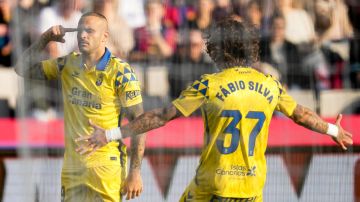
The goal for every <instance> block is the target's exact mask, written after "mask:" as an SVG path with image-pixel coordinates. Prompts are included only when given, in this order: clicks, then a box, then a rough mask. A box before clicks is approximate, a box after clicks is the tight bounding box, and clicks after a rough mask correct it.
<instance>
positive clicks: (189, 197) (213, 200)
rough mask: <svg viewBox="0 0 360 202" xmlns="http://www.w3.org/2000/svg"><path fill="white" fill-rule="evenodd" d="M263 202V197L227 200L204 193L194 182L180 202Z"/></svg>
mask: <svg viewBox="0 0 360 202" xmlns="http://www.w3.org/2000/svg"><path fill="white" fill-rule="evenodd" d="M225 201H232V202H262V201H263V200H262V195H260V196H255V197H251V198H226V197H221V196H217V195H214V194H212V193H209V192H204V191H202V190H200V189H199V186H197V185H196V184H195V183H194V181H192V182H191V183H190V185H189V186H188V187H187V188H186V189H185V191H184V193H183V194H182V196H181V198H180V200H179V202H225Z"/></svg>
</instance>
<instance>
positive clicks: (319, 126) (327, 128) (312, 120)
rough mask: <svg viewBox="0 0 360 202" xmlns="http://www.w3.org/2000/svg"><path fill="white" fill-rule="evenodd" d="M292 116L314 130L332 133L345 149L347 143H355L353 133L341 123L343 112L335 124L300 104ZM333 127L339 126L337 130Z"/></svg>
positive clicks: (295, 120) (294, 119)
mask: <svg viewBox="0 0 360 202" xmlns="http://www.w3.org/2000/svg"><path fill="white" fill-rule="evenodd" d="M290 118H291V119H292V120H293V121H294V122H295V123H297V124H299V125H301V126H304V127H305V128H308V129H310V130H312V131H315V132H318V133H322V134H328V135H330V136H331V137H332V138H333V140H334V141H335V142H336V143H338V144H339V145H340V146H341V147H342V148H343V149H344V150H346V149H347V148H346V145H352V144H353V141H352V135H351V133H349V132H348V131H346V130H344V129H343V128H342V127H341V125H340V122H341V119H342V115H341V114H339V115H338V117H337V118H336V122H335V125H333V124H330V123H327V122H326V121H324V120H323V119H322V118H320V117H319V116H318V115H317V114H316V113H315V112H314V111H312V110H310V109H308V108H306V107H303V106H301V105H299V104H298V105H296V108H295V110H294V112H293V114H292V116H290ZM332 127H337V129H336V128H334V129H335V131H331V130H332V129H331V128H332Z"/></svg>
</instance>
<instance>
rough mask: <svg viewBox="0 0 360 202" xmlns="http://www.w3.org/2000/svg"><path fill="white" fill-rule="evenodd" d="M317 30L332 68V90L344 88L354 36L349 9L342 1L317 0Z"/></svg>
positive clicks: (323, 50)
mask: <svg viewBox="0 0 360 202" xmlns="http://www.w3.org/2000/svg"><path fill="white" fill-rule="evenodd" d="M315 16H316V18H315V19H316V20H315V22H316V23H315V25H316V26H315V28H316V31H317V34H318V39H319V42H318V43H319V44H320V46H321V50H322V52H323V53H324V54H325V56H326V59H327V62H328V64H329V66H330V67H331V68H330V70H331V86H332V88H342V86H343V77H344V69H345V66H346V62H347V61H348V60H349V43H348V42H349V38H350V37H351V36H352V35H353V30H352V26H351V24H350V21H349V18H348V15H347V7H346V5H345V4H344V2H343V1H342V0H326V1H325V0H317V1H316V3H315Z"/></svg>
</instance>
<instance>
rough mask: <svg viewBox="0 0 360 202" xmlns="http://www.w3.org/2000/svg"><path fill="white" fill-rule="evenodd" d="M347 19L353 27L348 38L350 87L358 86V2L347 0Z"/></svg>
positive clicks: (359, 79)
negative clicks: (351, 33) (350, 36)
mask: <svg viewBox="0 0 360 202" xmlns="http://www.w3.org/2000/svg"><path fill="white" fill-rule="evenodd" d="M348 5H349V13H348V14H349V19H350V22H351V23H352V25H353V28H354V36H353V37H352V39H351V40H350V58H349V63H350V81H351V87H352V88H355V89H359V88H360V2H359V1H356V0H348Z"/></svg>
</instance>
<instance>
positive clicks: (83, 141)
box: [75, 120, 108, 156]
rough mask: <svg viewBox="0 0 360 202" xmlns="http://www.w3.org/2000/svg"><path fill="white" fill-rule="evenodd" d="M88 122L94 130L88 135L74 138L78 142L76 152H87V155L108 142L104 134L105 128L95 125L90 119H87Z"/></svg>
mask: <svg viewBox="0 0 360 202" xmlns="http://www.w3.org/2000/svg"><path fill="white" fill-rule="evenodd" d="M89 124H90V126H91V127H93V128H94V131H93V132H92V133H91V134H90V135H86V136H82V137H79V138H77V139H75V142H77V143H79V146H78V147H77V148H76V152H78V153H80V154H87V155H88V156H89V155H91V154H92V153H94V152H95V151H96V150H97V149H99V148H100V147H103V146H105V145H106V144H107V143H108V142H107V140H106V136H105V129H103V128H101V127H100V126H97V125H96V124H94V123H93V122H92V121H91V120H89Z"/></svg>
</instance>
